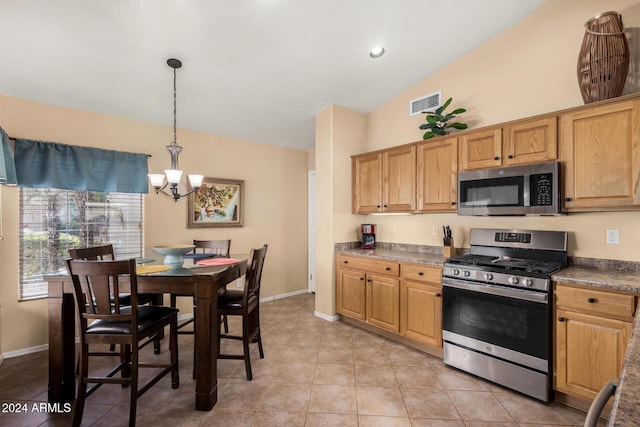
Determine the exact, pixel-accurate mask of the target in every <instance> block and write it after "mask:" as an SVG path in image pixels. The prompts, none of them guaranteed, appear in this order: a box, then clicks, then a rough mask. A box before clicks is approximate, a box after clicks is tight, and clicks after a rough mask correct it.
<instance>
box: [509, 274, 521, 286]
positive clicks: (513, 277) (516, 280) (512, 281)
mask: <svg viewBox="0 0 640 427" xmlns="http://www.w3.org/2000/svg"><path fill="white" fill-rule="evenodd" d="M518 282H519V280H518V278H517V277H515V276H511V277H509V283H511V284H512V285H517V284H518Z"/></svg>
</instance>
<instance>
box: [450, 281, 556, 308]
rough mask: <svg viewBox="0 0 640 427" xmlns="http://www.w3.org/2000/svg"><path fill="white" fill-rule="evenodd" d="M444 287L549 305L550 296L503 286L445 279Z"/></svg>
mask: <svg viewBox="0 0 640 427" xmlns="http://www.w3.org/2000/svg"><path fill="white" fill-rule="evenodd" d="M442 286H448V287H450V288H458V289H464V290H467V291H472V292H479V293H483V294H491V295H498V296H503V297H508V298H516V299H521V300H525V301H532V302H541V303H544V304H548V303H549V295H547V294H546V293H541V292H532V291H527V290H520V289H511V288H505V287H502V286H494V285H487V284H484V285H479V284H475V283H469V282H462V281H459V280H455V279H448V278H445V279H443V280H442Z"/></svg>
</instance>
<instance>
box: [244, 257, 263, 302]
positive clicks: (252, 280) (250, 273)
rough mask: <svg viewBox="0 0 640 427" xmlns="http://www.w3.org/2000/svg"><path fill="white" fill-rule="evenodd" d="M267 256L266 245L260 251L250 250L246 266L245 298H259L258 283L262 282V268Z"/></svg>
mask: <svg viewBox="0 0 640 427" xmlns="http://www.w3.org/2000/svg"><path fill="white" fill-rule="evenodd" d="M266 255H267V245H264V246H263V247H261V248H260V249H252V250H251V255H250V256H249V263H248V264H249V265H248V266H247V275H246V283H245V285H244V286H245V298H248V297H249V296H251V295H253V294H255V295H256V296H257V297H258V298H259V297H260V282H261V280H262V267H263V265H264V259H265V257H266Z"/></svg>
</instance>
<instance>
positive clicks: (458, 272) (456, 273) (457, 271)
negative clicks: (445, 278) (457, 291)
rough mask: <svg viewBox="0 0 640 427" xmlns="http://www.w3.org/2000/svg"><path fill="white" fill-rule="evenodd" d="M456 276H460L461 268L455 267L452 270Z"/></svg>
mask: <svg viewBox="0 0 640 427" xmlns="http://www.w3.org/2000/svg"><path fill="white" fill-rule="evenodd" d="M452 273H453V275H454V276H459V275H460V270H458V269H457V268H454V269H453V271H452Z"/></svg>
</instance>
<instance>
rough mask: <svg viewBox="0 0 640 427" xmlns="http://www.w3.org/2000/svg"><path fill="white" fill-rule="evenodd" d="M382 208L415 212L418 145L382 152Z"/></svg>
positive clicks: (392, 210)
mask: <svg viewBox="0 0 640 427" xmlns="http://www.w3.org/2000/svg"><path fill="white" fill-rule="evenodd" d="M382 156H383V157H382V182H383V194H382V202H383V205H382V209H383V211H385V212H414V211H415V209H416V147H415V145H410V146H403V147H398V148H394V149H390V150H386V151H384V152H383V153H382Z"/></svg>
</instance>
